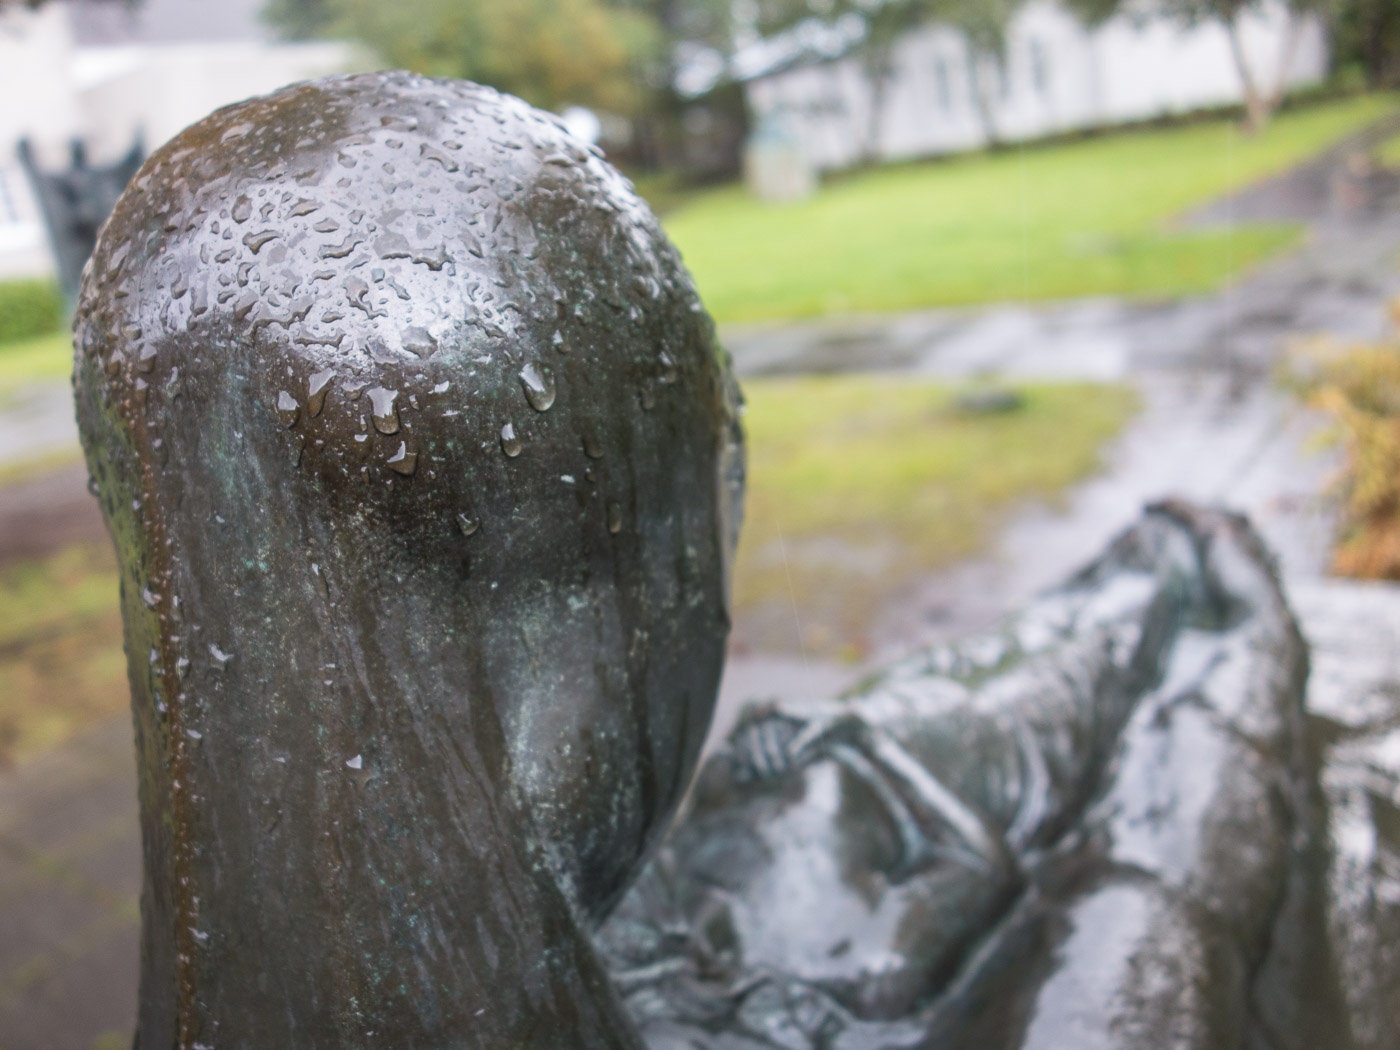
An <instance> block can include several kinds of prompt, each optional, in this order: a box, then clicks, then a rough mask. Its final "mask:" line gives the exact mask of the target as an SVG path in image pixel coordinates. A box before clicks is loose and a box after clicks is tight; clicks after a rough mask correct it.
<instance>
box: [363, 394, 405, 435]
mask: <svg viewBox="0 0 1400 1050" xmlns="http://www.w3.org/2000/svg"><path fill="white" fill-rule="evenodd" d="M365 393H366V394H368V395H369V399H370V402H371V404H372V405H373V406H374V408H373V413H374V429H375V430H377V431H379V432H380V433H381V434H397V433H398V432H399V410H398V409H397V408H395V407H394V402H395V401H396V400H398V396H399V392H398V391H397V390H386V389H385V388H384V387H382V386H375V387H370V388H369V389H368V390H366V391H365Z"/></svg>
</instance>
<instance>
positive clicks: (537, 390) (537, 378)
mask: <svg viewBox="0 0 1400 1050" xmlns="http://www.w3.org/2000/svg"><path fill="white" fill-rule="evenodd" d="M520 385H521V386H523V387H524V388H525V400H526V401H528V402H530V407H531V408H533V409H534V410H535V411H536V412H548V411H549V406H550V405H552V404H554V390H555V388H554V375H553V373H552V372H550V370H549V368H548V367H544V366H537V365H536V364H535V363H534V362H533V361H532V362H530V363H529V364H527V365H526V366H525V367H524V368H522V369H521V370H520Z"/></svg>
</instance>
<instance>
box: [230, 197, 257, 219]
mask: <svg viewBox="0 0 1400 1050" xmlns="http://www.w3.org/2000/svg"><path fill="white" fill-rule="evenodd" d="M252 214H253V204H252V202H251V201H250V200H248V198H247V197H239V198H238V200H236V201H234V202H233V212H232V215H233V221H234V222H238V223H243V222H247V221H248V216H250V215H252Z"/></svg>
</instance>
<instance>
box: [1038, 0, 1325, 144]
mask: <svg viewBox="0 0 1400 1050" xmlns="http://www.w3.org/2000/svg"><path fill="white" fill-rule="evenodd" d="M1066 2H1067V3H1068V5H1069V7H1070V9H1071V10H1073V11H1076V12H1077V13H1078V14H1079V15H1080V17H1081V18H1083V19H1084V20H1085V21H1086V22H1088V23H1090V24H1096V23H1098V22H1102V21H1104V20H1106V19H1108V18H1110V17H1112V16H1113V15H1115V14H1118V13H1120V12H1123V11H1129V12H1131V13H1134V14H1138V15H1143V16H1148V15H1153V14H1161V15H1166V16H1167V17H1170V18H1174V19H1175V20H1176V21H1177V22H1179V23H1181V24H1183V25H1198V24H1200V23H1202V22H1213V23H1215V24H1216V25H1218V26H1220V27H1221V28H1222V29H1224V30H1225V34H1226V36H1227V38H1228V39H1229V42H1230V55H1231V58H1233V59H1234V63H1235V69H1236V71H1237V72H1238V73H1239V77H1240V88H1241V91H1242V93H1243V95H1244V108H1245V126H1246V127H1247V128H1248V129H1249V130H1251V131H1258V130H1260V129H1262V128H1263V127H1264V125H1265V124H1267V123H1268V122H1269V119H1270V118H1271V117H1272V116H1273V114H1274V112H1275V111H1276V110H1277V109H1278V107H1279V105H1280V104H1281V103H1282V102H1283V95H1284V92H1285V90H1286V89H1287V87H1288V72H1289V69H1290V67H1291V66H1292V64H1293V57H1294V53H1295V52H1296V50H1297V47H1298V40H1299V37H1300V34H1301V31H1302V23H1303V19H1304V18H1305V17H1306V16H1307V15H1309V14H1314V13H1317V14H1325V13H1327V12H1328V10H1330V9H1331V8H1332V6H1333V5H1334V4H1335V3H1337V2H1339V0H1283V3H1282V5H1281V6H1282V9H1283V13H1284V27H1283V39H1282V40H1281V42H1280V51H1279V55H1278V60H1277V75H1276V76H1275V77H1274V79H1273V82H1272V83H1266V82H1265V81H1264V80H1263V78H1262V77H1261V76H1260V74H1259V71H1258V70H1257V69H1256V68H1255V66H1254V63H1253V62H1252V61H1251V60H1250V57H1249V55H1248V53H1247V52H1246V50H1245V47H1244V38H1243V35H1242V27H1241V24H1240V23H1241V21H1242V20H1243V19H1244V18H1245V17H1246V16H1248V15H1250V14H1254V13H1257V12H1259V11H1260V10H1261V9H1262V8H1263V7H1264V6H1265V3H1264V0H1066Z"/></svg>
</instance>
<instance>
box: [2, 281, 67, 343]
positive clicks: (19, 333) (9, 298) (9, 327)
mask: <svg viewBox="0 0 1400 1050" xmlns="http://www.w3.org/2000/svg"><path fill="white" fill-rule="evenodd" d="M62 325H63V294H62V293H61V292H60V291H59V290H58V286H57V285H56V284H54V283H53V282H52V281H5V282H0V345H3V344H5V343H14V342H18V341H19V340H21V339H32V338H33V337H34V336H37V335H48V334H49V333H50V332H56V331H58V329H59V328H60V327H61V326H62Z"/></svg>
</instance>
